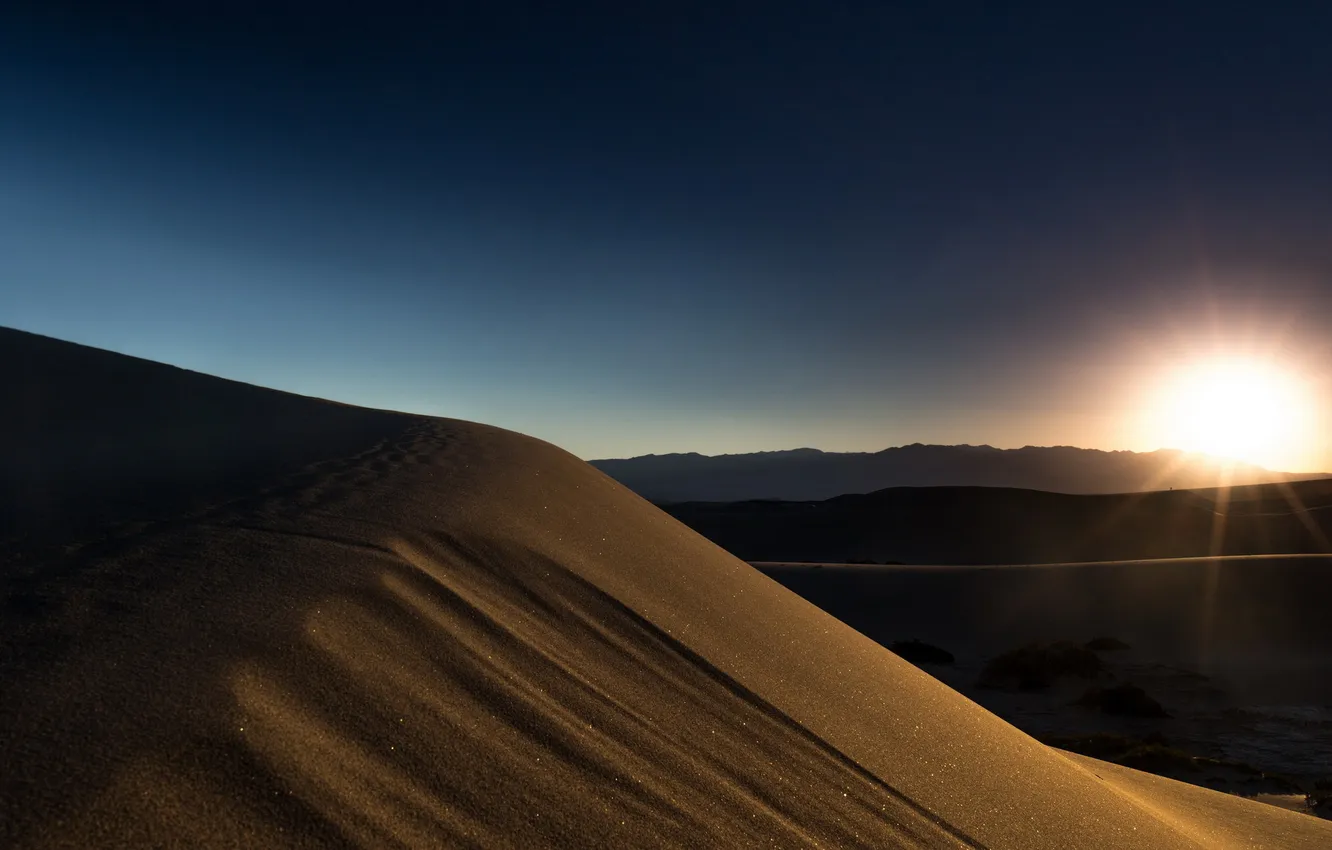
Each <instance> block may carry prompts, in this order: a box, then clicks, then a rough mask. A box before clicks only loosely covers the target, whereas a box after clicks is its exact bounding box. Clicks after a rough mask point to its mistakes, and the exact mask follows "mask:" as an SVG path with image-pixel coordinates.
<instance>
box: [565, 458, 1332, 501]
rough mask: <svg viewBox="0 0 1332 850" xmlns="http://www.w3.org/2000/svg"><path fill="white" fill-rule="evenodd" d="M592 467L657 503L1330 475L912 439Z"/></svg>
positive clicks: (1126, 488) (1121, 487) (1109, 488)
mask: <svg viewBox="0 0 1332 850" xmlns="http://www.w3.org/2000/svg"><path fill="white" fill-rule="evenodd" d="M591 463H592V465H593V466H595V467H597V468H598V469H600V470H601V471H602V472H605V473H606V474H607V475H609V476H611V477H612V478H614V479H615V480H617V481H619V482H620V483H622V484H624V485H625V486H626V487H628V488H629V489H631V490H633V491H634V492H636V493H638V494H639V495H641V496H643V497H644V498H646V499H650V500H652V501H654V502H691V501H696V502H735V501H742V500H747V499H786V500H792V501H804V500H819V499H830V498H832V497H834V496H841V495H843V494H847V493H870V492H873V491H876V490H883V489H886V488H889V487H944V486H978V487H1014V488H1020V489H1027V490H1046V491H1050V492H1054V493H1132V492H1140V491H1144V490H1167V489H1170V488H1172V487H1173V488H1175V489H1183V488H1202V487H1216V486H1218V485H1219V484H1222V483H1225V482H1227V481H1229V482H1230V483H1232V484H1256V483H1264V482H1274V481H1296V480H1305V479H1311V478H1325V477H1332V475H1328V474H1323V473H1308V474H1306V473H1285V472H1269V471H1268V470H1265V469H1263V468H1261V467H1257V466H1251V465H1247V464H1239V465H1234V466H1231V465H1229V464H1227V465H1226V467H1225V471H1223V466H1222V464H1221V462H1219V461H1217V460H1215V459H1212V458H1208V457H1205V456H1201V455H1186V454H1183V453H1181V452H1178V451H1170V450H1161V451H1155V452H1150V453H1134V452H1103V451H1096V450H1093V449H1076V448H1070V447H1067V446H1056V447H1053V448H1041V447H1035V446H1028V447H1027V448H1023V449H995V448H991V447H990V446H923V445H911V446H901V447H900V448H892V449H884V450H883V451H881V452H875V453H866V452H849V453H839V452H822V451H818V450H817V449H795V450H793V451H781V452H757V453H753V454H738V455H718V456H716V457H709V456H706V455H700V454H668V455H646V456H644V457H636V458H629V459H624V460H594V461H592V462H591Z"/></svg>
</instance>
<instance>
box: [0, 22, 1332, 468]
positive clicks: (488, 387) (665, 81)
mask: <svg viewBox="0 0 1332 850" xmlns="http://www.w3.org/2000/svg"><path fill="white" fill-rule="evenodd" d="M1227 5H1228V4H1214V3H1207V4H1170V3H1153V4H1147V5H1135V4H1132V3H1124V4H1102V5H1100V6H1098V7H1090V6H1088V5H1087V4H1067V3H1051V4H1043V5H1036V4H1021V3H1013V4H967V3H949V4H936V3H920V4H910V3H901V4H898V3H885V2H869V0H865V2H839V0H820V2H806V3H793V2H780V0H769V2H753V3H750V2H735V3H693V2H687V0H686V1H685V2H671V3H605V4H578V5H577V8H573V6H574V4H535V3H534V4H524V3H519V2H496V3H484V4H448V3H442V4H432V3H416V4H406V3H400V2H394V0H385V2H376V3H365V4H343V3H318V4H315V3H298V2H284V0H274V2H268V3H257V2H247V0H238V2H228V3H220V2H219V3H213V2H194V3H157V4H146V3H136V2H125V3H116V4H104V3H102V4H99V3H86V4H77V3H68V2H61V0H46V2H41V3H36V2H33V3H25V2H22V0H20V2H14V3H7V4H5V5H4V8H3V11H0V325H8V326H13V327H19V328H22V329H25V330H31V331H35V332H38V333H44V334H48V335H51V336H56V337H60V338H63V339H68V340H72V341H75V342H81V343H86V344H90V345H96V346H100V347H103V348H109V349H112V350H115V351H121V352H125V353H130V354H135V355H138V356H142V357H148V358H151V359H155V360H161V361H165V362H169V363H173V364H176V365H180V366H184V367H187V368H191V369H196V370H199V371H204V372H208V373H212V374H218V375H223V376H226V377H230V378H235V379H239V380H244V381H249V382H252V383H257V384H261V385H265V386H271V387H276V388H279V389H284V390H291V391H295V392H300V393H306V394H310V395H317V396H322V397H327V398H333V399H338V400H341V401H347V402H351V403H356V404H364V405H370V406H376V407H387V408H394V409H401V410H409V411H414V412H420V413H427V414H433V415H441V416H451V417H457V418H463V419H471V420H478V421H483V422H489V423H493V424H496V425H500V426H503V427H506V428H512V429H515V430H519V431H523V432H525V433H530V434H533V435H535V436H538V437H541V438H544V439H547V440H550V441H552V442H554V443H557V444H558V445H561V446H563V447H565V448H567V449H569V450H570V451H572V452H574V453H575V454H578V455H580V456H582V457H585V458H597V457H620V456H630V455H637V454H645V453H654V452H655V453H664V452H671V451H699V452H703V453H708V454H716V453H724V452H743V451H756V450H770V449H782V448H794V447H798V446H814V447H818V448H822V449H825V450H878V449H881V448H884V447H887V446H893V445H901V444H906V443H912V442H925V443H972V444H982V443H986V444H990V445H995V446H1000V447H1012V446H1022V445H1078V446H1085V447H1090V448H1103V449H1133V450H1152V449H1155V448H1158V447H1161V446H1163V445H1165V442H1163V441H1165V440H1167V439H1168V438H1169V436H1170V434H1171V432H1170V431H1169V429H1168V428H1164V429H1163V427H1162V426H1161V425H1160V422H1159V419H1160V417H1159V416H1157V415H1156V414H1157V413H1159V411H1160V409H1161V402H1160V401H1159V398H1160V397H1161V395H1162V393H1167V394H1168V393H1169V392H1170V390H1169V389H1168V387H1171V386H1174V384H1172V383H1171V382H1172V381H1174V380H1176V378H1175V377H1172V376H1177V375H1178V374H1179V373H1180V370H1181V369H1183V368H1184V367H1185V365H1186V364H1187V363H1191V362H1193V361H1196V360H1198V359H1199V358H1202V359H1207V358H1217V357H1231V358H1233V357H1239V358H1251V357H1260V358H1263V359H1264V361H1265V362H1267V361H1270V362H1272V363H1276V364H1278V368H1279V369H1281V370H1283V371H1284V372H1285V373H1286V374H1288V375H1295V376H1297V377H1298V382H1299V385H1300V387H1301V388H1302V389H1301V390H1300V393H1301V396H1300V398H1301V402H1300V404H1301V405H1303V408H1302V409H1301V411H1300V415H1301V416H1302V417H1304V419H1307V420H1308V422H1307V423H1306V424H1307V427H1305V428H1304V431H1302V432H1301V434H1302V436H1300V437H1299V439H1294V438H1289V439H1283V440H1278V441H1275V443H1274V444H1273V445H1272V446H1271V447H1270V448H1271V451H1269V452H1267V453H1266V454H1264V455H1261V456H1256V457H1255V458H1251V459H1257V460H1265V461H1267V462H1268V463H1269V465H1271V464H1276V465H1277V466H1278V467H1280V468H1285V469H1289V470H1292V471H1308V470H1314V469H1318V470H1332V442H1330V441H1329V440H1328V438H1327V437H1326V436H1324V435H1325V434H1327V433H1329V432H1332V429H1329V428H1328V427H1325V426H1326V425H1328V424H1330V423H1332V418H1330V417H1329V410H1332V348H1330V347H1329V341H1328V338H1329V337H1332V334H1329V333H1327V329H1328V328H1332V160H1330V159H1329V151H1332V108H1329V100H1328V98H1329V93H1332V51H1329V50H1327V49H1326V46H1327V44H1329V43H1332V11H1329V8H1328V7H1326V6H1323V7H1320V5H1319V4H1312V3H1301V4H1297V5H1291V6H1290V7H1289V8H1286V9H1282V8H1280V4H1263V5H1262V6H1254V5H1250V6H1249V8H1247V9H1228V8H1225V7H1226V6H1227ZM1163 388H1167V389H1163ZM1153 399H1158V400H1157V401H1153ZM1244 401H1245V399H1244V398H1237V399H1235V404H1236V406H1237V408H1243V407H1244ZM1302 421H1303V420H1302ZM1179 447H1180V448H1191V447H1189V446H1179Z"/></svg>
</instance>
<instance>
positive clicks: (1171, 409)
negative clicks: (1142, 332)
mask: <svg viewBox="0 0 1332 850" xmlns="http://www.w3.org/2000/svg"><path fill="white" fill-rule="evenodd" d="M1155 407H1156V409H1157V412H1156V417H1155V418H1156V419H1157V424H1158V428H1157V430H1159V432H1160V434H1161V440H1162V444H1163V445H1164V446H1167V447H1170V448H1177V449H1183V450H1185V451H1189V452H1202V453H1204V454H1209V455H1214V456H1216V457H1221V458H1227V459H1230V460H1238V461H1243V462H1246V463H1253V464H1257V465H1259V466H1265V467H1267V468H1269V469H1274V470H1284V469H1290V468H1291V467H1292V466H1293V465H1294V466H1298V465H1299V464H1300V462H1301V459H1302V458H1303V456H1304V454H1305V453H1306V450H1307V447H1308V441H1309V439H1310V428H1311V425H1312V419H1313V416H1312V414H1313V404H1312V399H1311V395H1310V393H1309V391H1308V389H1307V388H1306V387H1305V386H1304V383H1303V381H1301V380H1300V378H1299V377H1298V376H1297V375H1296V374H1295V373H1294V372H1293V371H1291V370H1289V369H1285V368H1283V367H1282V366H1281V365H1280V364H1278V363H1275V362H1272V361H1268V360H1262V359H1249V358H1218V359H1211V360H1206V361H1202V362H1197V363H1193V364H1190V365H1189V366H1187V367H1185V368H1183V369H1181V370H1179V372H1178V373H1176V374H1175V375H1173V376H1172V378H1171V379H1170V380H1168V381H1167V382H1166V383H1165V385H1164V388H1163V391H1162V393H1161V395H1160V397H1159V399H1158V402H1157V404H1156V405H1155Z"/></svg>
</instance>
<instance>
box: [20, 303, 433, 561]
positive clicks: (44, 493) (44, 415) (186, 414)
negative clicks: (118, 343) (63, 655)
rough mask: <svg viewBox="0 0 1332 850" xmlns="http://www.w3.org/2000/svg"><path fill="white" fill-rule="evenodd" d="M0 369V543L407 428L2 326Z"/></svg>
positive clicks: (299, 463) (197, 491) (257, 477)
mask: <svg viewBox="0 0 1332 850" xmlns="http://www.w3.org/2000/svg"><path fill="white" fill-rule="evenodd" d="M0 364H3V369H4V373H5V391H4V393H3V394H2V395H0V446H3V447H4V450H3V451H0V540H4V539H6V538H9V537H13V536H15V535H20V534H21V535H22V536H23V537H24V538H26V539H27V540H29V541H35V542H41V541H42V540H48V541H49V540H59V541H60V542H68V540H69V538H70V537H71V536H76V535H79V534H83V533H86V532H88V531H90V530H93V529H96V528H98V527H99V526H101V525H105V524H106V523H109V522H121V521H126V520H129V519H134V520H144V519H150V518H157V517H162V516H170V515H178V514H181V513H184V512H187V511H189V510H193V509H198V508H202V507H205V506H207V505H211V504H215V503H217V502H219V501H224V500H226V499H231V498H237V497H239V496H242V495H245V494H247V493H249V492H251V491H253V490H254V489H256V488H258V487H261V486H264V485H265V484H266V483H269V482H271V481H272V480H274V479H277V478H280V477H283V476H285V475H289V474H291V473H294V472H296V471H298V470H300V469H301V468H302V467H304V466H306V465H308V464H312V463H316V462H318V461H322V460H326V459H328V458H330V457H341V456H345V455H350V454H355V453H358V452H363V451H366V450H368V449H371V448H373V447H374V446H376V445H378V444H381V443H383V441H385V440H387V439H391V438H393V437H394V436H396V435H397V434H399V433H400V432H401V431H402V430H403V429H404V428H406V427H407V426H408V425H409V424H411V422H412V417H409V416H405V415H403V414H395V413H388V412H384V411H377V410H365V409H362V408H356V407H349V406H347V405H341V404H334V403H332V402H325V401H319V400H316V399H308V398H302V397H300V396H294V395H290V394H288V393H282V392H276V391H274V390H267V389H262V388H260V387H254V386H250V385H248V384H240V383H236V382H234V381H226V380H222V379H220V378H214V377H210V376H207V375H200V374H198V373H196V372H189V371H186V370H184V369H176V368H174V367H171V366H165V365H162V364H159V363H152V362H149V361H146V360H139V359H136V358H132V357H125V356H121V355H113V354H110V353H108V352H104V351H98V350H96V349H91V348H85V347H82V346H77V345H70V344H68V343H63V342H59V341H56V340H53V339H48V338H46V337H40V336H36V335H34V334H28V333H23V332H21V331H15V330H10V329H8V328H0Z"/></svg>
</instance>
